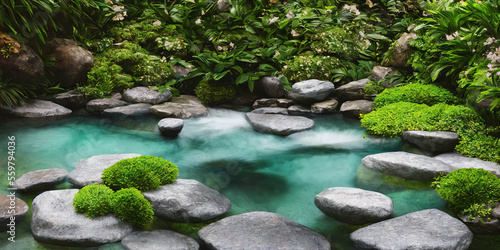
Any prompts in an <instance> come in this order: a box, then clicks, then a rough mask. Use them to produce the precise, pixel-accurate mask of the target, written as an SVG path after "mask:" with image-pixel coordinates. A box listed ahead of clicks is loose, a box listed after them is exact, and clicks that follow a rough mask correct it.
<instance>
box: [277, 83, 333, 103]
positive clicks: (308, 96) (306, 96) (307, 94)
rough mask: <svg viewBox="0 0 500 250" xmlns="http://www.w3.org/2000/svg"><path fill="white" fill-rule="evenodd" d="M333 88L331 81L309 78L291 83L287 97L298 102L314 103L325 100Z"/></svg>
mask: <svg viewBox="0 0 500 250" xmlns="http://www.w3.org/2000/svg"><path fill="white" fill-rule="evenodd" d="M334 89H335V86H334V85H333V83H332V82H329V81H321V80H317V79H311V80H306V81H301V82H297V83H295V84H293V85H292V90H288V91H287V97H288V98H290V99H292V100H293V101H295V102H298V103H316V102H321V101H323V100H325V99H326V98H327V97H328V96H329V95H330V94H331V93H333V91H334Z"/></svg>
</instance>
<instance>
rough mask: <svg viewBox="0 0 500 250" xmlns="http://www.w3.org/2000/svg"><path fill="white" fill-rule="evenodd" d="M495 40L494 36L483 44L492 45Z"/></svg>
mask: <svg viewBox="0 0 500 250" xmlns="http://www.w3.org/2000/svg"><path fill="white" fill-rule="evenodd" d="M494 41H495V38H494V37H489V38H488V39H486V42H484V43H483V45H490V44H492V43H493V42H494Z"/></svg>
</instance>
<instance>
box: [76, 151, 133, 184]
mask: <svg viewBox="0 0 500 250" xmlns="http://www.w3.org/2000/svg"><path fill="white" fill-rule="evenodd" d="M139 156H141V155H139V154H111V155H96V156H92V157H90V158H87V159H83V160H80V161H79V162H78V163H77V164H76V167H75V169H73V171H71V172H70V173H69V175H68V182H69V183H71V184H73V185H75V186H78V187H84V186H87V185H92V184H94V183H99V184H102V183H103V182H102V180H101V176H102V171H103V170H104V169H106V168H109V167H111V166H112V165H114V164H115V163H117V162H118V161H121V160H123V159H127V158H133V157H139Z"/></svg>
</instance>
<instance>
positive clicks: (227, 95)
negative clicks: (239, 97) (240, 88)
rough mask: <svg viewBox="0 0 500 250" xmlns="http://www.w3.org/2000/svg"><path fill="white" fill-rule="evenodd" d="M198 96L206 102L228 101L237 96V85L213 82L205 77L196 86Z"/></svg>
mask: <svg viewBox="0 0 500 250" xmlns="http://www.w3.org/2000/svg"><path fill="white" fill-rule="evenodd" d="M194 91H195V93H196V96H197V97H198V98H199V99H200V101H201V102H203V103H204V104H214V103H220V102H228V101H231V100H233V99H234V98H235V97H236V86H234V85H223V84H221V83H213V82H210V83H209V81H207V80H206V79H203V80H201V81H200V83H198V86H196V88H195V90H194Z"/></svg>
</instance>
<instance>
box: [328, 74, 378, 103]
mask: <svg viewBox="0 0 500 250" xmlns="http://www.w3.org/2000/svg"><path fill="white" fill-rule="evenodd" d="M368 81H369V80H368V78H365V79H361V80H358V81H353V82H349V83H347V84H344V85H342V86H340V87H338V88H336V89H335V92H334V93H335V96H337V97H338V98H340V100H341V101H355V100H362V99H364V97H365V86H366V85H367V84H368Z"/></svg>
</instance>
